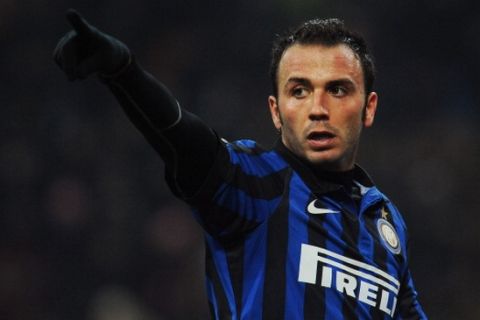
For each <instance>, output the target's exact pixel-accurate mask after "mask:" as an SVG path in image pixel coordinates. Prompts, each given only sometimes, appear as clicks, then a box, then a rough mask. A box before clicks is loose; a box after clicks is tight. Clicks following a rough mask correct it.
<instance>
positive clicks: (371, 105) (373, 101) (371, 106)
mask: <svg viewBox="0 0 480 320" xmlns="http://www.w3.org/2000/svg"><path fill="white" fill-rule="evenodd" d="M377 102H378V95H377V93H376V92H370V94H369V95H368V97H367V103H366V104H365V116H364V119H363V125H364V126H365V127H366V128H369V127H371V126H372V125H373V120H374V119H375V112H377Z"/></svg>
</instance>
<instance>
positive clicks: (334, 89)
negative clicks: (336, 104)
mask: <svg viewBox="0 0 480 320" xmlns="http://www.w3.org/2000/svg"><path fill="white" fill-rule="evenodd" d="M328 91H329V92H330V93H331V94H332V95H334V96H335V97H344V96H346V95H347V94H348V89H347V88H346V87H345V86H342V85H333V86H331V87H330V88H328Z"/></svg>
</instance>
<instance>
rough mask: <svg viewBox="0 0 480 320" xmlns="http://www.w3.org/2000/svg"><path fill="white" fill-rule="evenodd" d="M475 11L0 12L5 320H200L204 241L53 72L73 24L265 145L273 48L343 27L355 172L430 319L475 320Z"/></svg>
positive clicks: (113, 114)
mask: <svg viewBox="0 0 480 320" xmlns="http://www.w3.org/2000/svg"><path fill="white" fill-rule="evenodd" d="M473 4H474V2H473V1H470V2H467V1H453V0H440V1H421V0H415V1H412V0H402V1H389V0H385V1H373V0H362V1H341V0H324V1H319V0H278V1H273V0H264V1H220V0H218V1H193V0H191V1H168V2H167V1H158V0H135V1H133V0H132V1H126V0H123V1H119V0H116V1H113V0H102V1H100V0H96V1H91V0H89V1H59V0H55V1H46V0H44V1H41V0H38V1H35V2H33V4H32V3H29V2H27V1H15V0H2V1H1V2H0V35H1V36H0V45H1V50H0V66H1V70H2V72H1V73H0V84H1V89H0V90H1V95H0V99H1V100H0V101H1V103H0V106H1V110H2V116H1V117H0V123H1V125H0V128H1V131H0V132H1V136H0V319H2V320H3V319H8V320H17V319H18V320H30V319H52V320H55V319H62V320H63V319H67V320H68V319H72V320H75V319H89V320H110V319H115V320H130V319H132V320H133V319H206V318H208V316H207V303H206V298H205V295H204V287H203V254H204V249H203V243H202V235H201V230H200V228H199V227H198V226H197V225H196V223H195V222H194V219H193V218H192V217H190V213H189V210H188V208H187V207H186V206H185V205H184V204H182V203H181V202H179V201H178V200H176V199H174V198H173V197H172V196H171V195H170V193H169V191H168V189H167V187H166V184H165V182H164V181H163V163H162V162H161V161H160V158H159V157H158V156H157V155H156V154H155V153H154V151H153V150H152V149H151V148H150V147H149V146H148V144H147V143H146V142H145V141H144V139H143V138H142V137H141V135H140V134H139V133H138V132H137V131H136V130H135V129H134V128H133V126H132V124H131V123H130V122H129V121H128V120H127V119H126V117H125V116H124V114H123V113H122V111H121V110H120V108H119V107H118V105H117V103H116V101H115V100H114V98H113V97H112V96H111V95H110V93H109V92H108V91H107V90H106V88H105V87H103V86H102V85H101V84H100V83H99V82H98V81H97V80H95V79H88V80H87V81H83V82H75V83H70V82H68V81H67V80H66V77H65V76H64V75H63V73H62V72H61V71H60V70H59V69H58V68H57V67H56V66H55V64H54V63H53V60H52V58H51V56H52V51H53V49H54V47H55V45H56V42H57V41H58V39H59V38H60V37H61V36H62V35H63V34H64V33H65V32H66V31H68V30H69V28H70V27H69V26H68V25H67V23H66V20H65V15H64V13H65V11H66V9H67V8H69V7H74V8H77V9H78V10H79V11H80V12H81V13H82V14H83V15H84V16H85V17H86V18H87V19H88V20H89V21H90V22H91V23H92V24H94V25H96V26H97V27H99V28H100V29H102V30H104V31H106V32H109V33H111V34H113V35H115V36H117V37H119V38H120V39H122V40H123V41H124V42H125V43H127V44H128V45H129V46H130V47H131V49H132V51H134V52H135V54H136V56H137V57H138V59H139V61H141V63H142V65H143V66H144V67H146V68H147V69H148V70H150V71H151V73H153V74H155V75H156V76H157V77H158V78H159V79H161V80H162V81H163V82H164V83H165V84H166V85H167V86H169V87H170V88H171V90H172V91H173V92H174V94H175V95H176V96H177V97H178V99H179V101H180V103H181V104H182V105H183V106H184V107H185V108H187V109H189V110H191V111H193V112H195V113H197V114H198V115H199V116H201V117H202V118H203V119H204V120H205V121H206V122H207V123H208V124H210V125H212V126H213V127H215V128H216V130H217V131H218V132H220V133H221V134H222V135H223V136H224V137H226V138H227V139H237V138H253V139H256V140H258V141H259V142H260V143H262V144H263V145H265V146H269V145H271V144H272V143H273V141H274V138H275V132H274V130H273V125H272V124H271V121H270V118H269V114H268V109H267V96H268V94H269V93H270V92H271V90H270V83H269V79H268V62H269V54H270V46H271V42H272V39H273V38H274V35H275V34H276V33H281V32H282V31H283V30H284V29H286V28H288V27H291V26H295V25H297V24H298V23H299V22H301V21H303V20H305V19H308V18H312V17H339V18H341V19H343V20H345V22H346V23H347V25H349V26H351V27H352V28H353V29H355V30H357V31H359V32H361V33H363V34H364V35H365V37H366V39H367V41H368V42H369V43H370V46H371V50H372V52H373V54H374V56H375V57H376V62H377V67H378V80H377V85H376V90H377V91H378V92H379V96H380V100H379V109H378V113H377V118H376V123H375V126H374V127H373V128H372V129H369V130H367V131H366V132H365V135H364V139H363V142H362V150H361V153H360V157H359V162H360V164H361V165H362V166H363V167H365V168H366V169H367V170H368V171H369V172H370V174H371V175H372V176H373V178H374V180H375V181H376V182H377V184H378V185H379V186H380V188H381V189H382V190H383V191H384V192H385V193H387V194H388V195H389V196H390V198H391V199H392V200H393V201H394V202H395V203H396V204H397V205H398V206H399V207H400V209H401V211H402V212H403V214H404V217H405V219H406V221H407V224H408V226H409V230H410V235H411V240H412V243H411V269H412V272H413V275H414V279H415V281H416V286H417V289H418V291H419V293H420V299H421V301H422V303H423V306H424V308H425V310H426V311H427V313H428V314H429V316H430V317H431V318H432V319H479V318H480V306H479V304H478V301H479V293H478V292H479V291H478V289H477V288H478V287H479V286H480V280H479V277H478V274H479V273H478V271H477V268H478V265H477V263H479V258H480V253H479V250H480V249H479V239H480V237H479V235H478V233H479V232H478V224H479V221H480V218H479V217H478V214H479V213H480V212H479V209H480V201H479V196H478V191H479V188H478V178H479V176H480V175H479V167H478V163H479V160H480V152H479V144H478V138H477V135H478V133H479V129H478V126H477V122H478V120H479V117H480V112H479V110H478V108H479V103H480V98H479V93H478V86H479V79H478V75H479V71H480V70H479V69H480V62H479V58H478V57H479V53H480V42H479V41H478V40H479V37H478V33H479V31H480V13H479V12H480V11H478V10H476V8H475V7H474V6H473Z"/></svg>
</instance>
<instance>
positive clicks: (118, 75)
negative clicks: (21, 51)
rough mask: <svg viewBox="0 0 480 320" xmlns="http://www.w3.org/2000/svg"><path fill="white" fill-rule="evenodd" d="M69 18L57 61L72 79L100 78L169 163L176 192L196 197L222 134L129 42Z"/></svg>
mask: <svg viewBox="0 0 480 320" xmlns="http://www.w3.org/2000/svg"><path fill="white" fill-rule="evenodd" d="M67 20H68V22H69V23H70V25H71V26H72V28H73V30H71V31H69V32H68V33H66V34H65V36H64V37H63V38H61V39H60V40H59V42H58V44H57V46H56V48H55V50H54V60H55V62H56V63H57V64H58V66H59V67H60V68H61V69H62V70H63V71H64V72H65V74H66V75H67V78H68V79H69V80H71V81H74V80H82V79H85V78H87V77H88V76H90V75H92V74H94V75H98V76H99V78H100V79H101V80H102V82H103V83H105V84H106V85H107V86H108V87H109V89H110V90H111V91H112V92H113V94H114V95H115V97H116V98H117V100H118V101H119V102H120V104H121V106H122V107H123V109H124V111H125V113H126V114H127V116H128V117H129V118H130V120H131V121H132V122H133V123H134V125H135V126H136V127H137V128H138V129H139V130H140V131H141V133H142V134H143V135H144V136H145V138H146V139H147V140H148V142H149V143H150V144H151V145H152V146H153V147H154V148H155V150H156V151H157V152H158V153H159V154H160V156H161V157H162V158H163V160H164V161H165V164H166V178H167V182H168V183H169V185H170V187H171V189H172V191H173V192H174V193H175V194H176V195H177V196H179V197H181V198H184V199H188V198H190V197H192V196H193V195H194V194H195V193H196V192H197V191H198V190H199V188H200V186H201V184H202V183H203V181H204V180H205V179H206V177H207V175H208V172H209V171H210V168H211V167H212V165H213V162H214V159H215V158H216V155H217V152H218V150H219V146H220V142H219V139H218V138H217V136H216V134H215V133H214V132H213V130H211V129H210V128H209V127H207V126H206V125H205V124H204V123H203V122H202V121H200V120H199V119H198V118H197V117H196V116H195V115H193V114H191V113H189V112H187V111H186V110H182V108H181V107H180V105H179V103H178V102H177V100H176V99H175V98H174V97H173V96H172V94H171V93H170V92H169V90H168V89H167V88H166V87H165V86H164V85H163V84H161V83H160V82H159V81H158V80H156V79H155V78H154V77H153V76H152V75H150V74H149V73H148V72H146V71H145V70H143V68H142V67H140V65H139V64H138V63H137V62H136V61H135V58H134V56H133V55H132V54H131V52H130V50H129V48H128V47H127V46H126V45H125V44H124V43H123V42H121V41H119V40H118V39H116V38H114V37H112V36H110V35H108V34H106V33H104V32H102V31H100V30H98V29H97V28H95V27H94V26H92V25H91V24H89V23H88V22H87V21H86V20H85V19H84V18H83V17H82V16H81V15H80V14H79V13H78V12H76V11H75V10H69V11H68V12H67Z"/></svg>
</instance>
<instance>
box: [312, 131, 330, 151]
mask: <svg viewBox="0 0 480 320" xmlns="http://www.w3.org/2000/svg"><path fill="white" fill-rule="evenodd" d="M335 137H336V135H335V134H333V133H331V132H329V131H313V132H310V133H309V134H308V135H307V142H308V145H309V146H310V148H312V149H315V150H326V149H330V148H332V147H333V144H334V139H335Z"/></svg>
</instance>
